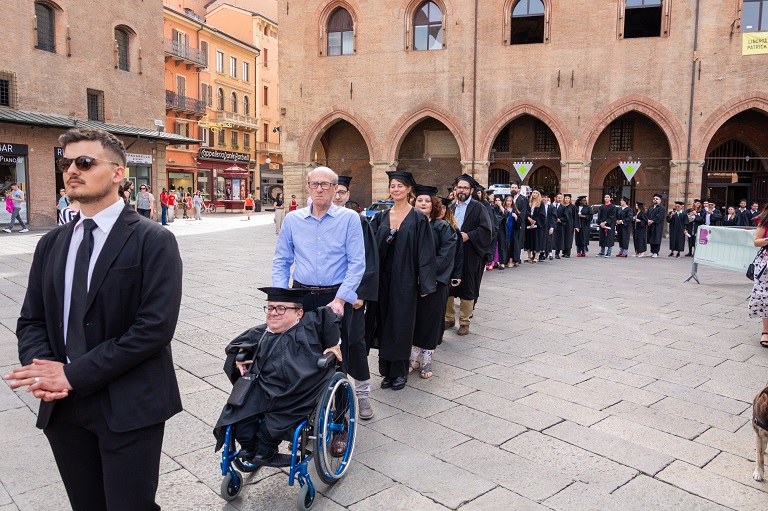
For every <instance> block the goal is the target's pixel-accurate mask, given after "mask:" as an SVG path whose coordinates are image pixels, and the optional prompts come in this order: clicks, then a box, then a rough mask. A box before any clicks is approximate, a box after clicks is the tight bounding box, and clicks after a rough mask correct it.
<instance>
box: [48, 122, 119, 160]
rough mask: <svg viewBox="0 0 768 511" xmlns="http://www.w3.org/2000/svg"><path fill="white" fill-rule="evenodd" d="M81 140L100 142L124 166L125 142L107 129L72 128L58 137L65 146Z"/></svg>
mask: <svg viewBox="0 0 768 511" xmlns="http://www.w3.org/2000/svg"><path fill="white" fill-rule="evenodd" d="M83 140H93V141H94V142H99V143H101V147H103V148H104V149H106V150H107V151H110V152H113V153H115V156H117V157H118V158H119V162H118V163H120V165H122V166H125V163H126V156H125V144H123V141H122V140H120V139H119V138H117V137H116V136H114V135H113V134H112V133H109V132H108V131H104V130H100V129H97V128H72V129H71V130H69V131H67V132H66V133H64V134H63V135H61V136H60V137H59V144H60V145H61V146H62V147H64V148H66V147H67V145H68V144H74V143H75V142H82V141H83Z"/></svg>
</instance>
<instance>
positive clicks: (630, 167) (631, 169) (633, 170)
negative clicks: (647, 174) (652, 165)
mask: <svg viewBox="0 0 768 511" xmlns="http://www.w3.org/2000/svg"><path fill="white" fill-rule="evenodd" d="M640 165H642V163H640V162H639V161H622V162H619V167H621V171H622V172H623V173H624V176H625V177H626V178H627V181H629V182H630V183H631V182H632V178H633V177H635V174H637V171H638V170H639V169H640Z"/></svg>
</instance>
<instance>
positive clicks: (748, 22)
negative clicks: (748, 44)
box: [741, 0, 768, 32]
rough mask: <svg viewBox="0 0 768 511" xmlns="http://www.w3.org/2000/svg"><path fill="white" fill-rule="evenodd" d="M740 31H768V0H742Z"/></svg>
mask: <svg viewBox="0 0 768 511" xmlns="http://www.w3.org/2000/svg"><path fill="white" fill-rule="evenodd" d="M741 30H742V32H766V31H768V0H744V6H743V8H742V11H741Z"/></svg>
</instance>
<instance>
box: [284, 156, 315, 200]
mask: <svg viewBox="0 0 768 511" xmlns="http://www.w3.org/2000/svg"><path fill="white" fill-rule="evenodd" d="M309 170H310V166H309V165H308V164H307V163H304V162H284V163H283V197H284V198H285V203H286V205H287V204H288V203H290V202H291V195H295V196H296V201H297V202H298V203H299V208H303V207H305V206H306V205H307V184H306V183H307V173H308V172H309Z"/></svg>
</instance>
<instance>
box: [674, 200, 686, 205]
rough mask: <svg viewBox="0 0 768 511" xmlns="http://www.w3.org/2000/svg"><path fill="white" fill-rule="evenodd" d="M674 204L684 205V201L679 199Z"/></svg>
mask: <svg viewBox="0 0 768 511" xmlns="http://www.w3.org/2000/svg"><path fill="white" fill-rule="evenodd" d="M675 204H679V205H681V206H683V205H685V202H683V201H681V200H676V201H675Z"/></svg>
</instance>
